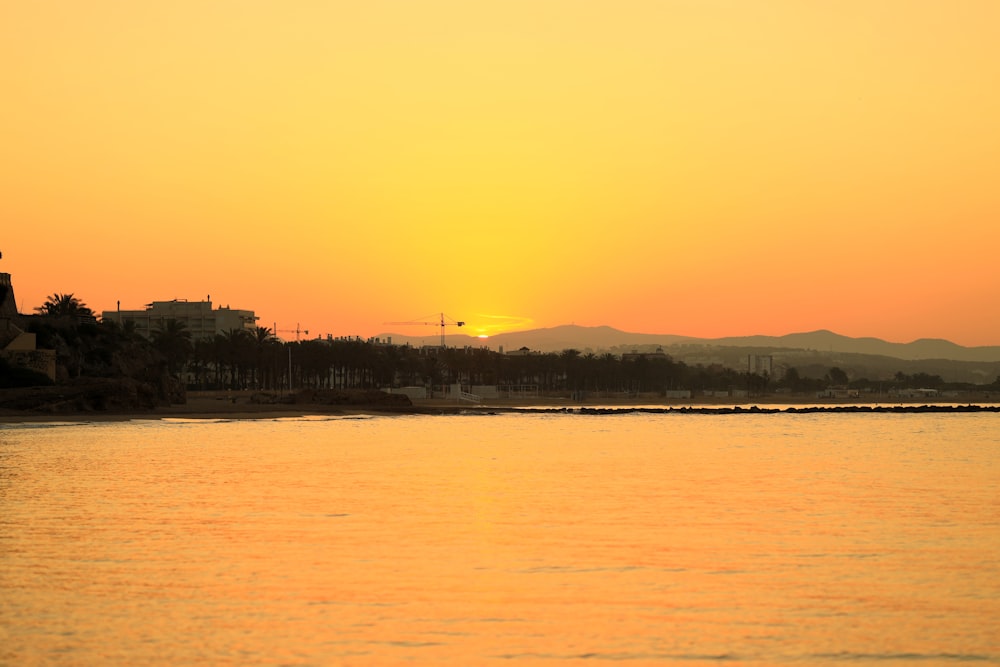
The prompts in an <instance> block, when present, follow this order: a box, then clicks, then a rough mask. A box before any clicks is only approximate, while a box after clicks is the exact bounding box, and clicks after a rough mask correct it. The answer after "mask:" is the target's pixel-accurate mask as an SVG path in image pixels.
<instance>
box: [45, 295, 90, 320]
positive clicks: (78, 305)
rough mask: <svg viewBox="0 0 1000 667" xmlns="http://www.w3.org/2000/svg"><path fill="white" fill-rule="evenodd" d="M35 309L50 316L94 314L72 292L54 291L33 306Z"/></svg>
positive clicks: (88, 315)
mask: <svg viewBox="0 0 1000 667" xmlns="http://www.w3.org/2000/svg"><path fill="white" fill-rule="evenodd" d="M35 310H36V311H38V312H39V313H40V314H42V315H49V316H51V317H77V316H80V315H84V316H87V317H93V316H94V311H92V310H91V309H90V308H88V307H87V305H86V304H85V303H84V302H83V301H81V300H80V299H78V298H76V297H75V296H73V294H72V293H70V294H60V293H59V292H56V293H54V294H53V295H52V296H50V297H47V298H46V299H45V303H43V304H42V305H41V306H39V307H38V308H35Z"/></svg>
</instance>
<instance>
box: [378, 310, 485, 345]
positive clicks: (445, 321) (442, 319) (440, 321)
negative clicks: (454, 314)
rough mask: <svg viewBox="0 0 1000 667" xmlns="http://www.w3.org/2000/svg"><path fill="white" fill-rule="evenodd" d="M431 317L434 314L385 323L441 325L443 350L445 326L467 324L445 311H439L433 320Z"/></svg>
mask: <svg viewBox="0 0 1000 667" xmlns="http://www.w3.org/2000/svg"><path fill="white" fill-rule="evenodd" d="M431 317H433V316H428V317H423V318H420V319H419V320H410V321H408V322H385V324H405V325H414V324H420V325H424V326H434V327H441V349H442V350H443V349H444V347H445V344H444V343H445V340H444V333H445V327H447V326H449V325H454V326H456V327H464V326H465V322H460V321H458V320H453V319H451V318H450V317H448V316H447V315H445V314H444V313H438V318H437V320H432V319H431Z"/></svg>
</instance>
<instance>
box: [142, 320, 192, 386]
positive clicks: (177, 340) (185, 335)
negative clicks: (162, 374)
mask: <svg viewBox="0 0 1000 667" xmlns="http://www.w3.org/2000/svg"><path fill="white" fill-rule="evenodd" d="M152 341H153V347H155V348H156V349H157V350H159V351H160V353H161V354H162V355H163V356H164V357H165V358H166V360H167V370H168V371H169V372H170V374H171V375H174V374H175V373H176V372H177V371H178V370H179V369H180V368H181V367H182V366H183V365H184V364H185V362H187V360H188V357H190V356H191V352H192V351H193V349H194V348H193V347H192V345H191V332H190V331H188V330H187V327H186V326H185V325H184V323H183V322H181V321H179V320H175V319H169V320H164V321H163V323H162V328H160V329H157V330H155V331H153V335H152Z"/></svg>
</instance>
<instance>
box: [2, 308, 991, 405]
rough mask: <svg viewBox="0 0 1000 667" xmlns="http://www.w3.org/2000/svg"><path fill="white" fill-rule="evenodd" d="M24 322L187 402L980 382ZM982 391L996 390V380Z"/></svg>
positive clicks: (90, 360) (940, 386) (78, 318)
mask: <svg viewBox="0 0 1000 667" xmlns="http://www.w3.org/2000/svg"><path fill="white" fill-rule="evenodd" d="M36 310H37V311H38V314H37V315H34V316H26V317H24V318H23V320H24V321H23V325H24V328H25V329H26V330H27V331H29V332H31V333H34V334H35V335H36V340H37V345H38V347H39V348H46V349H52V350H55V351H56V368H57V372H56V383H57V384H66V383H71V382H74V381H78V380H79V379H81V378H103V379H109V378H120V379H127V380H130V381H133V382H137V383H144V384H146V385H150V386H154V387H156V388H157V389H156V393H157V394H158V395H160V397H161V399H162V400H166V401H170V400H183V392H184V390H185V389H187V390H213V389H214V390H258V391H262V392H285V391H290V390H303V389H347V390H377V389H385V388H389V387H401V386H423V387H429V388H431V389H432V390H433V389H434V388H437V387H442V386H447V385H451V384H455V383H460V384H463V385H467V386H474V385H495V386H508V387H531V388H533V389H535V390H537V391H539V392H566V393H569V394H571V395H579V396H584V395H588V394H602V393H603V394H612V393H615V394H639V393H651V392H653V393H657V392H658V393H660V394H661V395H667V394H668V392H672V391H685V390H687V391H690V392H692V393H694V394H697V393H701V392H733V393H736V392H739V393H741V394H743V395H748V396H761V395H764V394H766V393H775V392H782V393H783V392H788V393H807V392H817V391H821V390H826V389H828V388H830V387H838V388H843V389H851V390H857V391H859V392H867V391H878V392H880V393H882V392H892V391H894V390H903V389H935V390H947V389H955V390H961V389H975V388H984V385H979V386H977V385H969V384H966V383H949V382H945V381H944V380H943V379H942V378H941V377H940V376H938V375H930V374H926V373H916V374H906V373H904V372H901V371H900V372H897V373H895V375H893V376H892V377H883V378H873V379H869V378H857V377H851V376H850V374H849V373H848V372H846V371H845V370H843V369H841V368H839V367H836V366H834V367H828V368H825V369H824V368H819V369H817V368H809V369H799V368H795V367H785V368H781V369H780V370H781V372H780V375H779V374H778V373H775V376H774V377H772V376H770V375H769V374H766V373H752V372H748V371H746V370H743V371H740V370H737V369H734V368H731V367H725V366H722V365H719V364H710V365H701V364H693V365H689V364H685V363H684V362H682V361H679V360H676V359H673V358H671V357H670V356H669V355H667V354H664V353H662V352H658V353H651V354H622V355H615V354H612V353H602V354H595V353H592V352H580V351H579V350H575V349H567V350H563V351H562V352H559V353H555V352H551V353H537V352H532V351H531V350H527V349H521V350H518V351H516V352H514V353H510V354H502V353H499V352H495V351H492V350H489V349H486V348H473V347H466V348H445V349H441V348H438V347H433V348H417V347H411V346H409V345H402V346H400V345H390V344H386V343H383V342H381V341H377V340H371V341H366V340H361V339H358V338H338V339H329V338H328V339H315V340H304V341H283V340H280V339H279V338H277V337H276V336H275V335H274V332H273V331H271V330H270V329H269V328H266V327H257V328H255V329H253V330H231V331H227V332H225V333H222V334H218V335H216V336H214V337H212V338H201V339H198V340H192V337H191V335H190V332H189V331H187V330H186V328H185V327H184V324H183V323H182V322H179V321H176V320H166V321H165V322H163V323H162V325H161V326H160V327H159V328H157V329H155V330H154V331H153V333H152V336H151V338H150V339H146V338H144V337H142V336H140V335H139V334H137V333H136V331H135V328H134V327H133V326H132V325H131V324H130V323H128V322H125V323H124V324H122V325H119V324H118V323H116V322H113V321H97V320H96V319H95V318H94V317H93V313H92V312H91V311H90V309H89V308H87V307H86V305H85V304H84V303H83V302H82V301H81V300H79V299H78V298H77V297H75V296H74V295H73V294H59V293H56V294H53V295H52V296H51V297H49V299H48V300H47V301H46V302H45V304H43V306H41V307H40V308H37V309H36ZM0 371H2V372H0V375H2V376H3V378H4V380H3V384H4V385H5V386H30V385H39V384H44V383H46V382H47V381H48V380H47V378H45V376H40V375H39V374H37V373H20V372H14V371H13V370H12V369H10V368H8V367H4V368H2V369H0ZM985 388H987V389H989V388H992V389H1000V382H998V381H994V382H993V383H992V384H991V385H985Z"/></svg>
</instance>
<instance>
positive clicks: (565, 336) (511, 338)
mask: <svg viewBox="0 0 1000 667" xmlns="http://www.w3.org/2000/svg"><path fill="white" fill-rule="evenodd" d="M390 336H391V337H392V340H393V342H395V343H397V344H404V343H410V344H411V345H416V346H420V345H435V344H437V342H438V340H439V339H438V337H437V336H435V335H428V336H412V335H402V334H398V333H389V334H382V335H380V337H390ZM447 343H448V345H449V346H450V347H465V346H472V347H484V346H485V347H489V348H490V349H493V350H497V349H499V348H501V347H502V348H503V349H504V350H505V351H511V350H518V349H520V348H523V347H527V348H528V349H529V350H532V351H537V352H561V351H563V350H568V349H575V350H580V351H581V352H593V353H595V354H601V353H605V352H617V353H621V352H622V351H626V352H628V351H630V350H629V349H627V348H636V351H647V348H650V347H652V348H656V347H662V348H664V350H665V351H667V352H670V350H668V349H667V348H675V347H682V348H687V349H690V348H691V347H694V346H698V347H702V348H705V349H710V348H731V347H737V348H752V349H754V350H764V349H774V350H781V349H788V350H806V351H815V352H822V353H828V354H833V353H840V354H866V355H877V356H883V357H892V358H895V359H905V360H908V361H916V360H921V359H936V360H948V361H975V362H994V361H996V362H1000V345H990V346H980V347H964V346H962V345H957V344H955V343H952V342H951V341H947V340H942V339H936V338H921V339H919V340H915V341H913V342H910V343H891V342H888V341H885V340H882V339H879V338H852V337H850V336H843V335H840V334H837V333H834V332H832V331H827V330H825V329H821V330H819V331H810V332H807V333H792V334H787V335H784V336H729V337H725V338H695V337H692V336H677V335H670V334H644V333H631V332H628V331H620V330H619V329H615V328H613V327H609V326H597V327H584V326H578V325H575V324H567V325H563V326H557V327H550V328H545V329H530V330H527V331H512V332H509V333H502V334H497V335H496V336H490V337H489V338H488V339H482V338H477V337H474V336H466V335H462V334H456V333H448V335H447Z"/></svg>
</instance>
